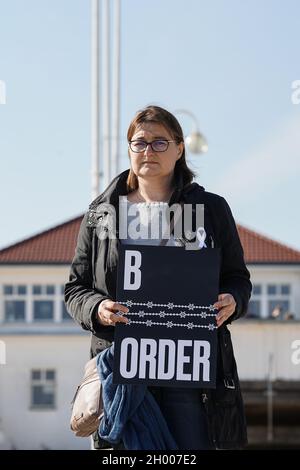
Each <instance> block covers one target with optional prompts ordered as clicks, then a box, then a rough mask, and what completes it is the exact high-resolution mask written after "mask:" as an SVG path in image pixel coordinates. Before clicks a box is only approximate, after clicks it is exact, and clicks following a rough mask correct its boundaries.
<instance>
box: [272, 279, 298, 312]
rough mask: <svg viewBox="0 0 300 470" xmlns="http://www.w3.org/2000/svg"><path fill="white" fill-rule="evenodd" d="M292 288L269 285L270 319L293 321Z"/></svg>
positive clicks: (285, 285)
mask: <svg viewBox="0 0 300 470" xmlns="http://www.w3.org/2000/svg"><path fill="white" fill-rule="evenodd" d="M290 295H291V286H290V285H289V284H276V285H275V284H272V285H268V317H269V318H273V319H279V320H284V319H291V318H292V317H293V315H292V314H291V312H290Z"/></svg>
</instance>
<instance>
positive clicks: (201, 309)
mask: <svg viewBox="0 0 300 470" xmlns="http://www.w3.org/2000/svg"><path fill="white" fill-rule="evenodd" d="M117 302H118V303H120V304H122V305H126V307H128V308H130V307H133V306H136V307H146V308H148V309H152V308H155V309H156V307H165V308H166V309H169V310H171V309H172V310H173V309H185V310H181V311H180V312H173V311H172V312H166V311H165V310H160V311H159V312H157V311H150V312H149V311H148V312H147V311H145V309H143V310H139V311H135V312H128V313H126V316H137V317H138V318H144V317H145V316H148V317H149V316H151V317H160V318H165V317H179V318H182V319H185V318H186V317H196V318H198V319H201V320H202V321H203V320H206V319H210V317H212V318H215V317H216V314H215V313H213V312H214V311H215V310H217V309H216V308H214V306H213V305H195V304H193V303H189V304H180V305H179V304H175V303H173V302H168V303H165V304H161V303H155V302H152V301H147V302H134V301H133V300H125V301H122V300H118V301H117ZM209 312H210V313H209ZM212 318H211V319H212ZM134 324H139V325H145V326H147V327H151V326H165V327H167V328H173V327H174V326H175V327H181V328H182V327H185V328H187V329H189V330H191V329H193V328H206V329H208V330H209V331H213V330H215V329H216V328H217V326H216V324H214V323H209V324H198V323H193V322H190V321H189V322H188V323H175V322H174V321H170V320H168V321H166V322H157V321H153V320H150V319H147V320H132V319H131V318H129V319H128V323H126V326H130V325H134Z"/></svg>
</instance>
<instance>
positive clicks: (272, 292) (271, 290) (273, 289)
mask: <svg viewBox="0 0 300 470" xmlns="http://www.w3.org/2000/svg"><path fill="white" fill-rule="evenodd" d="M276 287H277V286H275V285H274V284H268V290H267V292H268V295H275V294H276V290H277V289H276Z"/></svg>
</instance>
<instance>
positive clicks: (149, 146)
mask: <svg viewBox="0 0 300 470" xmlns="http://www.w3.org/2000/svg"><path fill="white" fill-rule="evenodd" d="M152 153H153V149H152V147H151V144H147V147H146V148H145V150H144V154H145V155H149V154H150V155H151V154H152Z"/></svg>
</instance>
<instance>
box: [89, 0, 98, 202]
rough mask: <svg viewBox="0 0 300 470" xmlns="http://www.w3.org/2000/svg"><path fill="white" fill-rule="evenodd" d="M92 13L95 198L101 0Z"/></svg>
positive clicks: (94, 190) (94, 2) (95, 186)
mask: <svg viewBox="0 0 300 470" xmlns="http://www.w3.org/2000/svg"><path fill="white" fill-rule="evenodd" d="M91 13H92V17H91V22H92V37H91V39H92V43H91V48H92V50H91V56H92V57H91V68H92V69H91V120H92V123H91V127H92V129H91V140H92V142H91V146H92V168H91V173H92V175H91V177H92V200H93V199H95V198H96V197H97V196H98V194H99V0H92V4H91Z"/></svg>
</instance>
